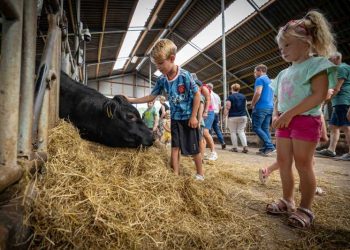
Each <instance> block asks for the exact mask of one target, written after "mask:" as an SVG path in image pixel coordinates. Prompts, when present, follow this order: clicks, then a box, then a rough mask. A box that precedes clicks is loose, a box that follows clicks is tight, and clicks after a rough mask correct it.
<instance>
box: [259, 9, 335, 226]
mask: <svg viewBox="0 0 350 250" xmlns="http://www.w3.org/2000/svg"><path fill="white" fill-rule="evenodd" d="M276 40H277V43H278V47H279V48H280V51H281V55H282V58H283V59H284V60H285V61H286V62H290V63H292V65H291V66H289V67H288V68H287V69H285V70H283V71H281V72H280V73H279V74H278V76H277V77H276V78H275V80H274V82H273V84H272V85H273V88H274V90H275V95H276V97H277V100H276V101H275V109H274V111H273V121H272V126H273V127H274V128H275V129H276V141H277V144H276V145H277V165H278V167H279V169H280V177H281V181H282V191H283V197H282V198H281V199H279V200H278V201H275V202H273V203H271V204H268V205H267V207H266V212H267V213H270V214H274V215H281V214H289V213H290V215H289V218H288V224H289V225H290V226H293V227H298V228H308V227H310V226H311V224H312V223H313V221H314V218H315V216H314V213H313V212H312V210H311V207H312V202H313V199H314V196H315V191H316V178H315V172H314V164H313V162H314V159H313V156H314V152H315V148H316V145H317V142H318V140H319V139H320V136H321V127H322V121H321V113H322V112H321V109H320V107H321V104H322V102H323V101H324V100H325V99H326V96H327V92H328V88H329V87H333V86H334V85H335V76H336V66H335V65H334V64H333V63H331V62H330V61H329V60H328V56H329V55H330V54H331V53H333V51H335V45H334V43H335V41H334V38H333V35H332V33H331V29H330V25H329V23H328V21H327V20H326V19H325V17H324V16H323V15H322V14H321V13H319V12H317V11H310V12H308V13H307V14H306V15H305V16H304V17H303V18H302V19H299V20H291V21H289V22H288V23H287V24H286V25H285V26H283V27H282V28H280V29H279V32H278V34H277V37H276ZM314 54H317V55H318V56H313V55H314ZM293 160H294V162H295V167H296V169H297V171H298V174H299V178H300V186H299V187H300V193H301V200H300V204H299V207H298V208H297V209H295V202H294V175H293V170H292V164H293Z"/></svg>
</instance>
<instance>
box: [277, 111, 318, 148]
mask: <svg viewBox="0 0 350 250" xmlns="http://www.w3.org/2000/svg"><path fill="white" fill-rule="evenodd" d="M321 129H322V122H321V117H320V116H311V115H297V116H295V117H293V119H292V120H291V122H290V123H289V125H288V128H278V129H276V133H275V134H276V137H279V138H289V139H298V140H303V141H311V142H318V140H319V139H320V136H321Z"/></svg>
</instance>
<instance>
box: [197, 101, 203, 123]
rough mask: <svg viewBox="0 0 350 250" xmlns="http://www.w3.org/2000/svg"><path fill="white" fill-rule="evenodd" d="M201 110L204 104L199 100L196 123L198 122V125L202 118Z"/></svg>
mask: <svg viewBox="0 0 350 250" xmlns="http://www.w3.org/2000/svg"><path fill="white" fill-rule="evenodd" d="M203 111H204V104H203V103H202V102H201V103H200V104H199V109H198V123H199V125H200V124H201V122H202V119H203Z"/></svg>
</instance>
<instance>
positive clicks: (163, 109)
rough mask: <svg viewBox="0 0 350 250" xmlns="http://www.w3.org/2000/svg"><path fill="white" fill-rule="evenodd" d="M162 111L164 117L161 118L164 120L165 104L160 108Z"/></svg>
mask: <svg viewBox="0 0 350 250" xmlns="http://www.w3.org/2000/svg"><path fill="white" fill-rule="evenodd" d="M160 108H161V110H162V116H161V117H160V119H164V117H165V107H164V104H162V106H160Z"/></svg>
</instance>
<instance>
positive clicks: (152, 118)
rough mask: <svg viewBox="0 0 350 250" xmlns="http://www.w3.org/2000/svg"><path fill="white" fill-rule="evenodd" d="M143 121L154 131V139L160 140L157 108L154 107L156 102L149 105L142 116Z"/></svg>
mask: <svg viewBox="0 0 350 250" xmlns="http://www.w3.org/2000/svg"><path fill="white" fill-rule="evenodd" d="M142 120H143V122H144V123H145V124H146V126H147V127H148V128H149V129H150V130H151V131H152V133H153V138H154V139H155V140H157V139H158V121H159V118H158V114H157V111H156V108H155V107H154V101H150V102H148V103H147V109H146V110H145V112H143V114H142Z"/></svg>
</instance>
